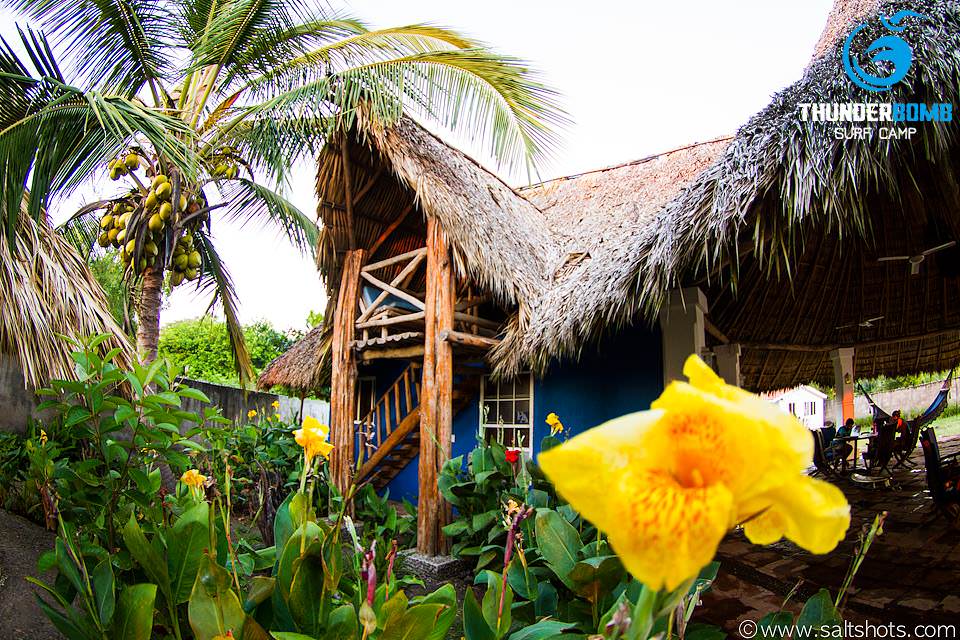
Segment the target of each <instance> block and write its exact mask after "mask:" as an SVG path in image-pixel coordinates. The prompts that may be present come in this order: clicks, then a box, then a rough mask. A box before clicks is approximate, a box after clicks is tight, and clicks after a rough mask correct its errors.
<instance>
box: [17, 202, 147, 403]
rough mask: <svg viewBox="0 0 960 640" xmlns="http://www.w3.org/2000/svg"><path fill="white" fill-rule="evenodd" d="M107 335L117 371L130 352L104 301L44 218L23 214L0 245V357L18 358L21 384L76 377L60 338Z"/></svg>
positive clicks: (127, 361)
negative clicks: (115, 355)
mask: <svg viewBox="0 0 960 640" xmlns="http://www.w3.org/2000/svg"><path fill="white" fill-rule="evenodd" d="M102 333H109V334H111V338H110V340H109V341H108V342H107V343H106V344H105V345H104V346H105V347H106V348H108V349H109V348H112V347H117V346H118V347H121V349H123V351H122V352H121V354H120V355H119V356H118V358H117V364H118V365H120V366H130V363H131V358H132V354H133V349H132V348H131V346H130V343H129V340H128V339H127V336H126V335H125V334H124V333H123V330H122V329H121V328H120V327H119V326H118V325H117V323H116V321H115V320H114V318H113V316H112V315H111V314H110V311H109V307H108V305H107V300H106V297H105V296H104V293H103V290H102V289H101V288H100V285H99V284H98V283H97V281H96V280H95V279H94V278H93V276H92V275H91V273H90V271H89V269H88V268H87V266H86V264H84V262H83V260H82V259H81V257H80V256H79V255H78V254H77V252H76V251H75V249H74V248H73V246H72V245H71V244H70V243H69V242H67V241H66V240H65V239H64V238H63V237H61V236H60V235H58V234H57V233H56V232H55V231H54V230H53V228H52V227H51V226H50V224H49V221H48V220H46V219H45V218H43V219H41V220H39V221H36V220H34V219H32V218H31V217H30V216H29V215H26V213H24V214H23V215H21V216H19V217H18V219H17V226H16V229H15V230H14V234H13V242H12V245H11V243H9V242H7V241H5V240H4V241H2V242H0V353H4V354H9V355H12V356H13V357H14V358H16V360H17V362H18V363H19V365H20V368H21V369H22V371H23V380H24V384H25V385H27V386H28V387H30V388H34V389H36V388H39V387H42V386H43V385H45V384H47V382H48V381H49V380H50V379H51V378H65V379H69V378H72V377H74V363H73V360H72V359H71V358H70V351H71V349H72V347H71V346H70V345H69V344H67V342H66V341H65V340H64V339H63V338H61V337H60V336H68V337H71V338H82V337H86V336H91V335H94V334H102Z"/></svg>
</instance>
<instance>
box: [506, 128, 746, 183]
mask: <svg viewBox="0 0 960 640" xmlns="http://www.w3.org/2000/svg"><path fill="white" fill-rule="evenodd" d="M735 137H736V134H732V133H731V134H727V135H722V136H717V137H716V138H712V139H710V140H702V141H700V142H691V143H688V144H685V145H682V146H679V147H675V148H673V149H668V150H666V151H661V152H659V153H654V154H651V155H648V156H644V157H642V158H638V159H636V160H628V161H626V162H621V163H619V164H613V165H609V166H606V167H601V168H599V169H588V170H587V171H581V172H580V173H572V174H570V175H566V176H560V177H557V178H550V179H549V180H542V181H540V182H534V183H532V184H528V185H526V186H523V187H517V188H516V189H515V191H516V192H517V193H519V194H522V192H524V191H527V190H528V189H534V188H536V187H542V186H543V185H545V184H549V183H551V182H560V181H563V180H573V179H575V178H580V177H582V176H585V175H589V174H591V173H603V172H604V171H611V170H613V169H620V168H622V167H629V166H632V165H638V164H644V163H646V162H650V161H651V160H656V159H657V158H660V157H662V156H666V155H670V154H671V153H677V152H678V151H686V150H687V149H693V148H694V147H701V146H703V145H705V144H713V143H714V142H722V141H723V140H733V139H734V138H735Z"/></svg>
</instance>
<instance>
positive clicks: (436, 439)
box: [417, 218, 454, 555]
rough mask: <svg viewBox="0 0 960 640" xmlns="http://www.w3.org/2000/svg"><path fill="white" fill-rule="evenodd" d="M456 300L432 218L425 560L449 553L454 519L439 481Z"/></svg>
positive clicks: (424, 419)
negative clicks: (447, 529)
mask: <svg viewBox="0 0 960 640" xmlns="http://www.w3.org/2000/svg"><path fill="white" fill-rule="evenodd" d="M453 298H454V296H453V265H452V264H451V260H450V252H449V250H448V248H447V243H446V241H445V239H444V237H443V229H442V228H441V227H440V224H439V223H438V222H436V220H434V219H433V218H428V219H427V292H426V301H425V302H426V309H425V313H426V317H425V323H426V327H425V331H424V333H425V337H424V348H423V386H422V389H421V395H420V464H419V469H418V472H419V479H420V495H419V503H418V506H417V550H418V551H419V552H420V553H423V554H425V555H439V554H441V553H444V552H445V551H446V549H447V545H446V540H445V538H444V536H443V532H442V531H441V529H442V528H443V526H444V525H445V524H446V523H447V522H448V521H449V519H450V505H449V504H447V503H446V502H445V501H444V500H443V498H442V497H441V496H440V490H439V489H438V487H437V476H438V474H439V471H440V468H441V467H442V466H443V464H444V463H445V462H446V461H447V460H448V459H449V458H450V454H451V448H450V447H451V440H452V434H453V404H452V403H453V350H452V347H451V345H450V343H449V342H447V341H445V340H441V339H440V335H441V333H442V332H444V331H450V330H452V329H453V306H454V299H453Z"/></svg>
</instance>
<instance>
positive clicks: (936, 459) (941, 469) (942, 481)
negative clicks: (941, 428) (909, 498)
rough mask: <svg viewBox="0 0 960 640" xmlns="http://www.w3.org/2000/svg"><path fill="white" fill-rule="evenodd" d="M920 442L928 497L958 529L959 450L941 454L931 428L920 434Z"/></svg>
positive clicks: (935, 435) (959, 526)
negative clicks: (928, 492) (928, 491)
mask: <svg viewBox="0 0 960 640" xmlns="http://www.w3.org/2000/svg"><path fill="white" fill-rule="evenodd" d="M920 444H921V446H922V447H923V462H924V466H925V467H926V471H927V488H928V489H929V490H930V497H931V498H933V503H934V505H936V507H937V510H938V511H939V512H940V513H941V514H943V516H944V517H945V518H946V519H947V522H948V523H949V524H950V526H951V527H953V528H954V529H958V530H960V487H958V483H960V452H958V453H954V454H951V455H948V456H941V455H940V445H939V444H938V443H937V434H936V433H935V432H934V430H933V429H931V428H927V429H924V430H923V433H921V434H920Z"/></svg>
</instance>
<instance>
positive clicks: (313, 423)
mask: <svg viewBox="0 0 960 640" xmlns="http://www.w3.org/2000/svg"><path fill="white" fill-rule="evenodd" d="M303 428H304V429H309V430H311V431H319V432H320V434H321V435H322V436H323V437H324V438H326V437H329V435H330V427H328V426H327V425H325V424H321V423H320V421H319V420H317V419H316V418H314V417H313V416H307V417H306V418H304V419H303Z"/></svg>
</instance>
